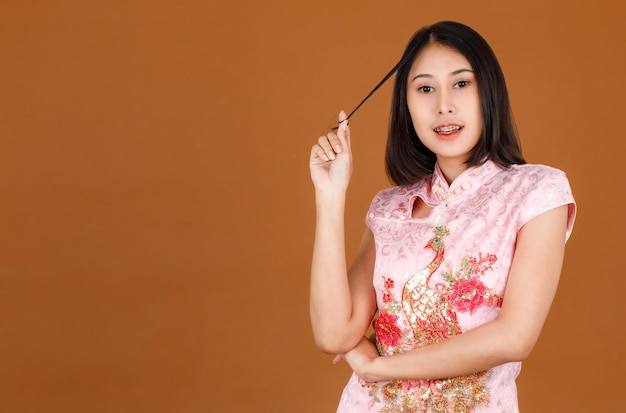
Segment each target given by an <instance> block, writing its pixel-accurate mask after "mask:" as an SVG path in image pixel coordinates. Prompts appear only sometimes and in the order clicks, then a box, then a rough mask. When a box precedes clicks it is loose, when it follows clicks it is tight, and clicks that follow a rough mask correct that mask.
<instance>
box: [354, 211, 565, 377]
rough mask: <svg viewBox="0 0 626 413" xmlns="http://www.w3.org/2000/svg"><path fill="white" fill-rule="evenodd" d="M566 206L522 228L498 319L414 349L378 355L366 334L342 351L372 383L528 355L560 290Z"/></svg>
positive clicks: (457, 371)
mask: <svg viewBox="0 0 626 413" xmlns="http://www.w3.org/2000/svg"><path fill="white" fill-rule="evenodd" d="M567 217H568V206H567V205H563V206H560V207H557V208H554V209H551V210H549V211H547V212H544V213H542V214H540V215H539V216H537V217H535V218H533V219H531V220H530V221H528V222H527V223H526V224H525V225H524V226H523V227H522V228H521V229H520V231H519V232H518V236H517V241H516V246H515V254H514V257H513V262H512V264H511V270H510V273H509V278H508V281H507V287H506V291H505V295H504V297H505V299H504V302H503V304H502V309H501V310H500V314H499V315H498V318H497V319H496V320H494V321H492V322H489V323H486V324H483V325H482V326H479V327H477V328H475V329H473V330H471V331H468V332H466V333H463V334H459V335H456V336H453V337H450V338H449V339H447V340H445V341H443V342H440V343H437V344H432V345H429V346H426V347H422V348H419V349H416V350H413V351H410V352H406V353H402V354H395V355H392V356H386V357H379V356H378V352H377V351H376V349H375V348H374V346H373V344H372V343H371V342H370V341H369V340H368V339H366V338H363V340H361V342H360V343H359V344H358V345H357V346H356V347H355V348H354V349H353V350H351V351H349V352H348V353H346V354H345V355H343V358H345V359H346V361H347V362H348V363H349V364H350V366H351V367H352V369H353V370H354V372H355V373H356V374H357V375H358V376H360V377H361V378H363V379H365V380H368V381H380V380H394V379H437V378H446V377H455V376H462V375H468V374H472V373H475V372H478V371H483V370H487V369H489V368H492V367H495V366H497V365H500V364H504V363H507V362H511V361H521V360H523V359H525V358H526V357H528V355H529V354H530V352H531V350H532V349H533V347H534V346H535V343H536V342H537V339H538V338H539V333H540V332H541V329H542V327H543V324H544V322H545V320H546V317H547V315H548V311H549V310H550V306H551V305H552V300H553V298H554V295H555V293H556V289H557V285H558V283H559V276H560V273H561V266H562V264H563V256H564V252H565V232H566V227H567Z"/></svg>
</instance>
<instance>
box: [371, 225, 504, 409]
mask: <svg viewBox="0 0 626 413" xmlns="http://www.w3.org/2000/svg"><path fill="white" fill-rule="evenodd" d="M433 233H434V236H433V237H432V238H431V239H430V240H429V241H428V242H427V243H426V245H425V246H424V248H425V249H430V250H432V251H433V252H434V253H435V255H434V257H433V259H432V260H431V261H430V263H429V264H428V265H427V266H426V267H425V268H423V269H422V270H421V271H419V272H417V273H416V274H415V275H413V276H412V277H411V278H410V279H409V280H408V281H407V282H406V283H405V285H404V286H403V288H402V293H401V297H400V300H399V302H398V301H397V300H394V299H393V295H392V294H391V288H392V287H393V279H391V278H388V279H385V283H384V286H383V303H384V305H383V308H381V309H380V311H379V315H378V317H377V319H376V321H375V322H374V330H375V333H376V344H377V347H378V350H379V352H380V354H381V355H391V354H394V353H399V352H402V351H407V350H411V349H414V348H419V347H423V346H427V345H431V344H435V343H438V342H441V341H443V340H446V339H448V338H449V337H452V336H455V335H457V334H461V333H462V330H461V326H460V324H459V321H458V319H457V312H469V313H470V314H473V313H474V312H475V311H477V310H478V309H479V308H480V307H481V306H484V305H489V306H501V305H502V297H500V296H498V295H497V294H494V293H492V292H491V290H490V289H489V288H488V287H487V286H486V285H485V284H483V282H482V281H481V276H482V275H483V274H484V273H485V272H486V271H488V270H489V269H491V268H492V267H493V265H494V264H495V262H496V261H497V257H496V256H495V255H493V254H482V253H479V254H478V255H477V256H470V255H467V256H465V257H463V258H462V260H461V263H460V265H459V266H458V267H457V269H456V270H454V271H452V270H448V271H443V272H442V274H441V275H442V278H443V280H444V283H439V284H436V285H435V286H434V287H431V286H430V284H429V283H430V280H431V277H432V275H433V274H434V273H435V272H436V271H437V270H438V269H439V268H440V267H441V265H442V263H443V262H444V260H445V242H444V239H445V237H447V236H448V235H450V232H449V230H448V228H447V227H446V226H438V227H435V228H434V229H433ZM401 320H408V324H409V325H408V326H406V325H403V324H402V321H401ZM406 322H407V321H404V323H405V324H406ZM407 328H410V329H411V331H412V334H413V337H410V335H409V337H408V338H406V335H403V334H402V331H403V330H405V331H406V329H407ZM407 340H410V343H407ZM489 375H490V372H489V371H483V372H478V373H475V374H472V375H469V376H460V377H452V378H446V379H436V380H393V381H388V382H384V383H367V382H365V383H364V385H365V386H367V387H369V394H370V397H371V401H370V405H371V406H373V405H375V404H377V403H380V402H381V401H383V400H384V404H383V405H384V406H385V407H384V408H383V409H382V410H381V412H397V411H404V412H410V413H425V412H436V413H444V412H446V413H447V412H466V413H471V412H474V411H475V409H476V408H478V407H481V406H486V405H488V404H489V399H490V398H489V389H488V388H487V387H486V382H487V380H488V379H489Z"/></svg>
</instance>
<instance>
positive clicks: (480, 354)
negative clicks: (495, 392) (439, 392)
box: [362, 321, 527, 381]
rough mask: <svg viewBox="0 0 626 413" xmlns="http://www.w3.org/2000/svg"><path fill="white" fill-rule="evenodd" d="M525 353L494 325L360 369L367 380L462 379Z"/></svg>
mask: <svg viewBox="0 0 626 413" xmlns="http://www.w3.org/2000/svg"><path fill="white" fill-rule="evenodd" d="M526 355H527V352H526V349H525V348H523V347H522V346H521V345H520V344H519V343H517V342H516V339H515V336H514V334H513V333H509V332H508V331H507V330H506V327H505V326H503V325H502V324H501V323H499V322H498V321H494V322H491V323H488V324H484V325H482V326H480V327H478V328H476V329H475V330H472V331H469V332H467V333H463V334H460V335H458V336H454V337H451V338H449V339H448V340H445V341H443V342H440V343H437V344H432V345H430V346H426V347H422V348H419V349H416V350H413V351H410V352H406V353H402V354H395V355H393V356H388V357H378V358H375V359H373V360H372V362H371V363H369V364H368V365H366V366H365V367H364V370H365V371H363V375H362V377H366V378H367V379H368V380H372V381H380V380H392V379H406V380H410V379H413V380H419V379H439V378H447V377H456V376H463V375H468V374H472V373H476V372H478V371H483V370H487V369H490V368H492V367H495V366H498V365H500V364H504V363H507V362H511V361H519V360H522V359H524V358H525V357H526Z"/></svg>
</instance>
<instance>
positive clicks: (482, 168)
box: [414, 160, 502, 205]
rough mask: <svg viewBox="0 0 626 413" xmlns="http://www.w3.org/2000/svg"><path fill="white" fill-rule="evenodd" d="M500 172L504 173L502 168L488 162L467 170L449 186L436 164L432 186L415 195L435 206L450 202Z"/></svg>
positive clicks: (425, 186) (423, 186)
mask: <svg viewBox="0 0 626 413" xmlns="http://www.w3.org/2000/svg"><path fill="white" fill-rule="evenodd" d="M500 171H502V167H501V166H499V165H498V164H496V163H495V162H493V161H491V160H487V161H485V163H483V164H482V165H478V166H472V167H469V168H467V169H466V170H464V171H463V172H461V173H460V174H459V176H457V177H456V179H455V180H454V181H452V183H451V184H448V181H447V180H446V178H445V177H444V175H443V172H441V169H440V168H439V164H435V170H434V171H433V174H432V176H431V178H430V185H422V186H421V190H418V191H417V193H415V194H414V195H418V196H420V197H421V198H423V199H424V201H426V202H427V203H429V204H433V205H436V204H440V203H442V202H449V201H451V200H452V199H455V198H460V197H461V195H462V194H466V193H468V192H471V191H470V190H471V189H472V188H477V187H478V186H480V185H482V184H483V183H484V182H487V181H488V180H489V179H490V178H492V177H493V176H494V175H496V174H497V173H498V172H500Z"/></svg>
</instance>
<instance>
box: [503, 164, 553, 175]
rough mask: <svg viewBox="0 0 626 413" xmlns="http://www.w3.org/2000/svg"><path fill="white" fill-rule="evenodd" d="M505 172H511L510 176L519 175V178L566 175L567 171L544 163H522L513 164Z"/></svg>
mask: <svg viewBox="0 0 626 413" xmlns="http://www.w3.org/2000/svg"><path fill="white" fill-rule="evenodd" d="M504 173H505V174H509V175H510V176H514V177H518V178H529V177H536V178H542V177H551V176H554V177H557V176H560V177H564V176H565V172H563V171H562V170H560V169H557V168H554V167H552V166H548V165H543V164H532V163H525V164H521V165H511V166H510V167H509V168H507V169H505V170H504Z"/></svg>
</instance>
